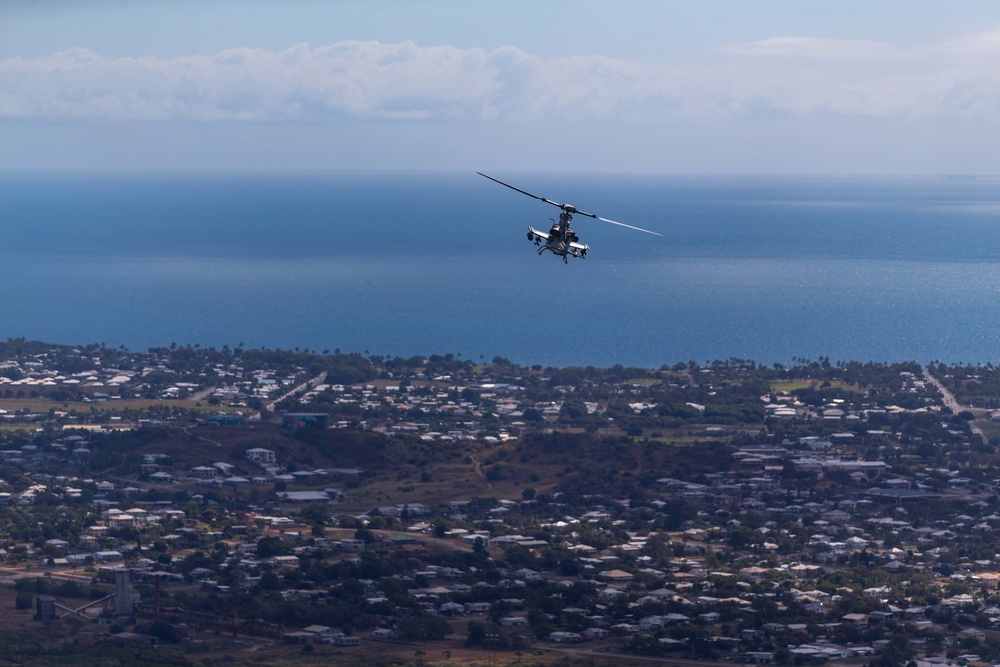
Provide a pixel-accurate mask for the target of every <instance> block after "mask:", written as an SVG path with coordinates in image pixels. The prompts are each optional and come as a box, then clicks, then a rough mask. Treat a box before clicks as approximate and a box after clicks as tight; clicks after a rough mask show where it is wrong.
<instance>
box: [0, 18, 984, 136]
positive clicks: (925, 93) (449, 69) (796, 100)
mask: <svg viewBox="0 0 1000 667" xmlns="http://www.w3.org/2000/svg"><path fill="white" fill-rule="evenodd" d="M998 56H1000V30H998V31H994V32H987V33H982V34H978V35H972V36H968V37H965V38H962V39H960V40H955V41H953V42H950V43H947V44H934V45H922V46H917V47H912V46H911V47H904V46H900V45H894V44H888V43H883V42H872V41H857V40H839V41H838V40H830V39H819V38H810V37H778V38H771V39H767V40H763V41H759V42H752V43H744V44H735V45H730V46H728V47H726V48H724V49H720V50H719V51H718V52H717V53H716V54H714V57H713V59H712V61H711V62H710V63H699V64H671V63H647V62H632V61H625V60H621V59H613V58H608V57H603V56H599V55H581V56H573V57H566V58H553V59H542V58H538V57H536V56H533V55H531V54H528V53H525V52H523V51H521V50H519V49H517V48H514V47H504V48H500V49H497V50H494V51H490V52H487V51H484V50H482V49H459V48H455V47H452V46H432V47H425V46H418V45H416V44H413V43H411V42H406V43H402V44H382V43H378V42H339V43H336V44H332V45H329V46H321V47H311V46H309V45H306V44H300V45H297V46H294V47H292V48H290V49H287V50H285V51H280V52H275V51H265V50H260V49H251V48H238V49H231V50H226V51H223V52H220V53H218V54H215V55H207V56H205V55H198V56H185V57H178V58H171V59H161V58H146V57H138V58H107V57H104V56H102V55H101V54H99V53H95V52H94V51H90V50H86V49H73V50H69V51H64V52H60V53H56V54H54V55H51V56H49V57H45V58H38V59H23V58H14V59H9V60H3V61H0V117H5V118H32V119H40V118H47V119H86V118H96V119H112V120H185V121H191V120H194V121H247V122H317V121H320V122H322V121H324V120H331V119H337V118H345V117H347V118H355V119H363V120H387V121H392V120H411V121H420V120H472V121H495V122H519V121H535V120H602V119H616V120H621V119H640V120H644V121H658V120H666V119H669V118H672V117H684V116H689V117H691V116H695V117H708V118H712V117H736V118H785V117H789V116H795V117H808V116H825V115H840V116H850V117H869V118H880V119H918V120H927V119H932V120H933V119H945V120H947V119H951V120H963V119H970V118H974V119H977V120H996V119H997V117H998V116H1000V114H998V100H1000V68H997V67H996V66H995V63H996V62H997V58H998Z"/></svg>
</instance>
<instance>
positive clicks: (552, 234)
mask: <svg viewBox="0 0 1000 667" xmlns="http://www.w3.org/2000/svg"><path fill="white" fill-rule="evenodd" d="M476 173H477V174H479V175H480V176H482V177H484V178H488V179H490V180H491V181H493V182H494V183H499V184H500V185H504V186H506V187H508V188H510V189H511V190H516V191H517V192H520V193H521V194H522V195H528V196H529V197H531V198H533V199H538V200H540V201H543V202H545V203H546V204H552V205H553V206H556V207H558V208H559V211H560V212H559V220H558V221H553V223H552V227H551V228H550V229H549V231H547V232H542V231H539V230H537V229H535V228H534V227H531V226H529V227H528V240H529V241H532V242H534V244H535V245H536V246H537V247H538V250H537V252H538V254H539V255H541V254H542V253H543V252H545V251H546V250H548V251H549V252H551V253H552V254H553V255H556V256H557V257H562V260H563V263H567V264H568V263H569V258H570V257H576V258H577V259H586V257H587V252H588V251H589V250H590V246H588V245H586V244H584V243H580V237H579V236H577V235H576V232H574V231H573V229H572V228H571V227H570V222H572V220H573V216H574V215H584V216H587V217H588V218H594V219H596V220H602V221H604V222H610V223H611V224H612V225H618V226H619V227H625V228H627V229H634V230H635V231H637V232H645V233H646V234H652V235H654V236H662V234H657V233H656V232H651V231H649V230H648V229H642V228H641V227H633V226H632V225H626V224H625V223H623V222H615V221H614V220H608V219H607V218H602V217H601V216H599V215H594V214H593V213H587V212H586V211H581V210H580V209H578V208H577V207H575V206H573V205H572V204H560V203H559V202H554V201H552V200H551V199H546V198H545V197H539V196H538V195H533V194H531V193H530V192H527V191H525V190H522V189H521V188H516V187H514V186H513V185H511V184H510V183H504V182H503V181H501V180H499V179H496V178H493V177H492V176H487V175H486V174H484V173H483V172H481V171H477V172H476ZM543 242H544V243H543Z"/></svg>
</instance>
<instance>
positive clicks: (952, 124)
mask: <svg viewBox="0 0 1000 667" xmlns="http://www.w3.org/2000/svg"><path fill="white" fill-rule="evenodd" d="M998 65H1000V3H996V2H992V1H990V2H986V1H967V2H961V1H959V2H953V3H943V2H921V1H919V0H910V1H907V2H902V1H896V0H881V1H880V2H874V3H873V2H870V0H869V1H867V2H861V1H853V0H840V1H838V2H832V1H831V2H818V1H811V2H806V1H804V0H802V1H798V2H791V1H779V0H771V1H769V0H757V1H753V2H751V1H748V0H700V1H698V2H692V1H689V0H683V1H681V0H676V1H675V0H647V1H637V0H615V1H614V2H611V1H607V2H596V1H593V0H572V1H564V0H549V1H547V2H539V1H538V0H533V1H530V2H526V1H520V0H506V1H505V2H475V1H472V0H437V1H434V0H426V1H419V2H418V1H415V0H411V1H409V2H404V1H402V0H400V1H379V0H368V1H365V2H362V1H360V0H358V1H353V2H336V1H334V2H329V1H327V2H318V1H316V2H294V1H293V2H259V1H254V0H241V1H232V2H229V1H226V0H215V1H213V2H193V1H186V0H174V1H171V2H152V1H150V2H134V1H130V0H115V1H107V2H101V1H92V2H73V1H68V0H67V1H58V0H56V1H48V2H28V1H22V0H6V1H5V2H2V3H0V145H3V147H4V150H3V151H0V168H24V167H28V168H39V167H40V168H50V167H51V168H60V167H70V168H95V169H106V168H117V169H163V168H166V169H178V168H180V169H183V168H196V169H274V168H277V169H405V170H475V169H478V170H482V171H493V170H532V171H614V172H636V173H640V172H653V173H838V174H868V173H880V174H911V173H930V174H938V173H988V174H996V173H1000V165H998V164H997V160H998V158H997V155H996V154H997V151H996V150H995V148H994V146H995V144H996V140H997V138H1000V137H998V129H997V128H998V127H1000V67H998Z"/></svg>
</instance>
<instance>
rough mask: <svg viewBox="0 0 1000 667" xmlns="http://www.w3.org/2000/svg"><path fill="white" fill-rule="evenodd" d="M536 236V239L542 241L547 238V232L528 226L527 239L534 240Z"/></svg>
mask: <svg viewBox="0 0 1000 667" xmlns="http://www.w3.org/2000/svg"><path fill="white" fill-rule="evenodd" d="M536 238H537V239H541V240H543V241H548V240H549V233H548V232H540V231H538V230H537V229H535V228H534V227H528V240H529V241H534V240H535V239H536Z"/></svg>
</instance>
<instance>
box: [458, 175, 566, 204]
mask: <svg viewBox="0 0 1000 667" xmlns="http://www.w3.org/2000/svg"><path fill="white" fill-rule="evenodd" d="M476 173H477V174H479V175H480V176H482V177H483V178H488V179H490V180H491V181H493V182H494V183H499V184H500V185H505V186H507V187H508V188H510V189H511V190H515V191H517V192H520V193H521V194H522V195H528V196H529V197H531V198H532V199H537V200H539V201H543V202H545V203H546V204H552V205H553V206H558V207H559V208H563V205H562V204H560V203H559V202H556V201H552V200H551V199H546V198H545V197H539V196H538V195H533V194H531V193H530V192H528V191H527V190H522V189H521V188H515V187H514V186H513V185H511V184H510V183H504V182H503V181H501V180H499V179H496V178H493V177H492V176H487V175H486V174H484V173H483V172H481V171H477V172H476Z"/></svg>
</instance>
